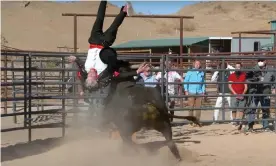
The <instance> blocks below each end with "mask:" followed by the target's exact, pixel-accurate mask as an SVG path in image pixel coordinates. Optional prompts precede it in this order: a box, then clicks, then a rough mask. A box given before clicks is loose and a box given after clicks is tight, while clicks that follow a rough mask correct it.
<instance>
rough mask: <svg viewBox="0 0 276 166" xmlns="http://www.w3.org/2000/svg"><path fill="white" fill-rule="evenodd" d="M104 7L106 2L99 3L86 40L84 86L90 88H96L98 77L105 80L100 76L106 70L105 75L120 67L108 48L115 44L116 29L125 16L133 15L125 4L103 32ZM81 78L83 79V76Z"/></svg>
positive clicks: (128, 4) (112, 50)
mask: <svg viewBox="0 0 276 166" xmlns="http://www.w3.org/2000/svg"><path fill="white" fill-rule="evenodd" d="M106 5H107V2H106V1H101V2H100V5H99V8H98V13H97V17H96V20H95V22H94V25H93V27H92V30H91V33H90V37H89V39H88V42H89V44H90V45H89V50H88V54H87V58H86V61H85V64H84V69H85V72H86V73H87V74H86V80H85V84H86V86H87V87H90V88H95V87H97V86H98V84H97V83H98V78H99V76H100V75H101V76H102V77H103V76H105V78H104V79H107V77H108V76H107V75H105V74H102V73H103V72H104V71H106V70H107V71H106V73H112V72H114V70H118V67H120V66H117V65H120V61H118V60H117V53H116V51H115V50H114V49H113V48H111V47H110V46H112V44H113V43H114V42H115V40H116V37H117V32H118V28H119V27H120V25H121V24H122V22H123V20H124V18H125V17H126V16H127V15H128V16H130V15H131V14H132V13H133V8H132V5H131V3H130V2H127V4H126V5H125V6H122V7H121V10H120V13H119V14H118V15H117V16H116V18H115V19H114V21H113V23H112V24H111V25H110V27H109V28H108V29H107V30H106V31H105V32H103V30H102V28H103V22H104V17H105V11H106ZM85 72H83V73H85ZM83 73H81V74H83ZM82 77H85V75H84V74H83V75H82Z"/></svg>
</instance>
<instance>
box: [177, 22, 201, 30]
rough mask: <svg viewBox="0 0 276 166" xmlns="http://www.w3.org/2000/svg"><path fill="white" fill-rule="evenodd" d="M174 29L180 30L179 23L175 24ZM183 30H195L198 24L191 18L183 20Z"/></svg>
mask: <svg viewBox="0 0 276 166" xmlns="http://www.w3.org/2000/svg"><path fill="white" fill-rule="evenodd" d="M174 29H177V30H179V31H180V26H179V24H175V26H174ZM183 30H184V31H187V32H193V31H195V30H196V24H195V23H194V22H192V21H190V20H185V21H183Z"/></svg>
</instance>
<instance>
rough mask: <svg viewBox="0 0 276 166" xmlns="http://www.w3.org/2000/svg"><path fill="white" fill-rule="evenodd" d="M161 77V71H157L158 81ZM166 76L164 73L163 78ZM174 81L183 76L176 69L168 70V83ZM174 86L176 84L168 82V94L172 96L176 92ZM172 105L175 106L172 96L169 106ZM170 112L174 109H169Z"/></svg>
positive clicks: (181, 79) (172, 112)
mask: <svg viewBox="0 0 276 166" xmlns="http://www.w3.org/2000/svg"><path fill="white" fill-rule="evenodd" d="M168 65H169V66H168V68H169V69H170V68H171V66H172V63H171V61H169V62H168ZM161 78H162V75H161V72H158V73H157V75H156V79H157V80H158V81H162V80H161ZM166 78H167V73H165V74H164V79H166ZM176 81H181V82H183V78H182V77H181V76H180V75H179V74H178V73H177V72H176V71H169V73H168V83H171V82H176ZM175 86H176V85H174V84H168V87H167V88H168V94H169V96H174V95H176V94H177V92H176V90H175V89H176V88H175ZM174 106H175V100H174V98H169V108H170V109H173V108H174ZM170 113H171V114H174V111H171V112H170ZM171 121H173V118H172V119H171Z"/></svg>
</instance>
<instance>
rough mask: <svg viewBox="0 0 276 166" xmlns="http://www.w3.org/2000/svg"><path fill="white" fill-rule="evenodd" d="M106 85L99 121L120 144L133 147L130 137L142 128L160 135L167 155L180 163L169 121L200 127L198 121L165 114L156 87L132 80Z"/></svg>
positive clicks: (163, 103)
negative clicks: (108, 89) (113, 132)
mask: <svg viewBox="0 0 276 166" xmlns="http://www.w3.org/2000/svg"><path fill="white" fill-rule="evenodd" d="M123 70H125V71H129V70H131V69H130V68H124V69H123ZM110 85H111V92H110V94H109V95H108V97H107V98H106V101H105V109H104V110H103V119H104V120H105V122H107V123H113V124H114V125H115V126H116V128H117V130H118V131H119V133H120V136H121V138H122V140H123V142H124V143H125V144H127V145H130V146H134V145H135V143H134V142H133V141H132V134H134V133H135V132H137V131H139V130H141V129H142V128H146V129H154V130H157V131H159V132H161V133H162V134H163V136H164V137H165V139H166V141H165V143H166V144H167V146H168V147H169V149H170V151H171V152H172V153H173V155H174V156H175V158H176V159H178V160H179V161H181V157H180V154H179V150H178V148H177V146H176V144H175V142H174V141H173V139H172V128H171V122H170V118H178V119H186V120H189V121H192V122H193V123H195V124H198V125H199V126H200V124H199V121H198V119H197V118H196V117H194V116H176V115H172V114H169V112H168V108H167V107H166V104H165V101H164V99H163V97H162V95H161V92H160V87H159V86H157V87H156V88H152V87H144V86H143V85H139V84H136V83H135V80H134V78H133V77H132V76H130V77H128V78H126V79H124V81H118V80H116V79H111V81H110ZM134 147H135V146H134Z"/></svg>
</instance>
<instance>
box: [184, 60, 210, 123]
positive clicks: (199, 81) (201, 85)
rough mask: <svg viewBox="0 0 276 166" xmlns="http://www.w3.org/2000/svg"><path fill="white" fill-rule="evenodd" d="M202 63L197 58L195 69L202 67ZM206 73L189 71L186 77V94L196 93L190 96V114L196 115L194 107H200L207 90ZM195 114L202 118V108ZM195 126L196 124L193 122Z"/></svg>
mask: <svg viewBox="0 0 276 166" xmlns="http://www.w3.org/2000/svg"><path fill="white" fill-rule="evenodd" d="M200 68H201V63H200V61H198V60H196V61H195V62H194V67H193V69H200ZM188 82H195V83H196V84H189V83H188ZM205 87H206V85H205V73H204V72H203V71H196V70H194V71H188V72H187V73H186V76H185V79H184V91H185V95H196V96H195V97H188V106H189V107H191V110H190V111H189V116H194V108H195V107H196V108H197V109H200V107H201V104H202V96H201V95H203V94H205V92H206V88H205ZM195 116H196V118H198V120H200V116H201V110H196V111H195ZM193 126H195V125H194V124H193Z"/></svg>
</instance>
